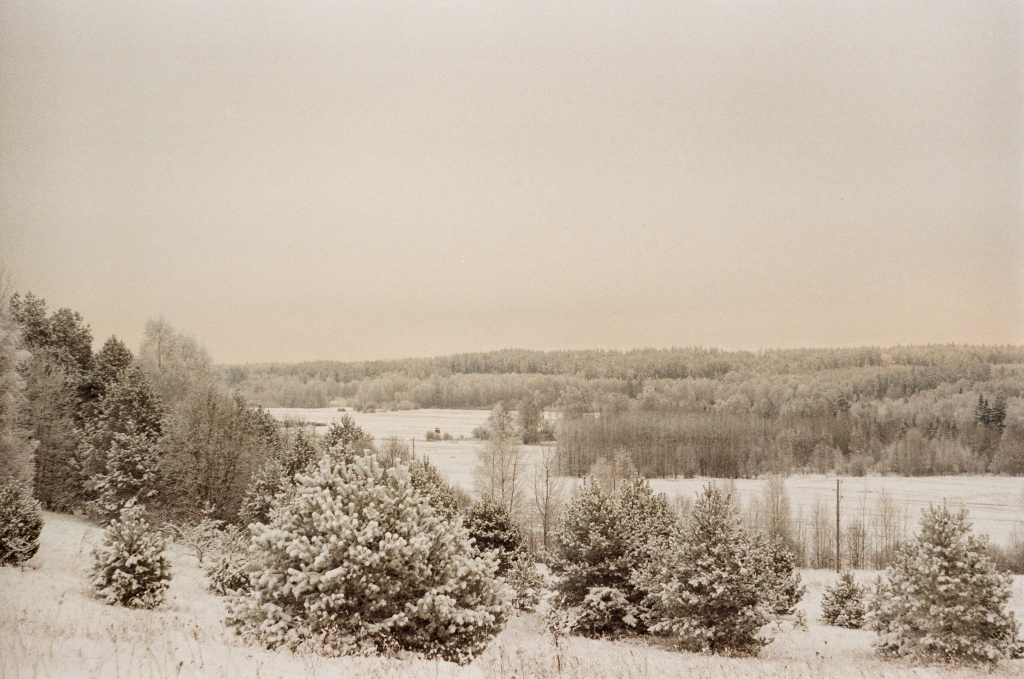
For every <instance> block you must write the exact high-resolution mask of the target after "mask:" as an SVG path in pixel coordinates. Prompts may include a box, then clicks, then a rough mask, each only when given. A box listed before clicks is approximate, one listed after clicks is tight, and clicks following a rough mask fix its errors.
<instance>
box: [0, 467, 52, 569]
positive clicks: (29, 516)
mask: <svg viewBox="0 0 1024 679" xmlns="http://www.w3.org/2000/svg"><path fill="white" fill-rule="evenodd" d="M42 531H43V508H42V505H40V504H39V502H37V501H36V500H34V499H33V498H32V496H31V495H30V494H29V492H28V490H27V489H26V488H25V487H24V486H22V485H21V484H20V483H8V484H6V485H2V486H0V566H9V565H14V566H17V565H19V564H22V563H25V562H26V561H28V560H29V559H31V558H32V557H33V556H35V554H36V552H37V551H39V535H40V534H41V533H42Z"/></svg>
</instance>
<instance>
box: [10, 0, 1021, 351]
mask: <svg viewBox="0 0 1024 679" xmlns="http://www.w3.org/2000/svg"><path fill="white" fill-rule="evenodd" d="M1022 15H1024V10H1022V4H1021V2H1012V3H1011V2H977V1H969V2H963V3H950V2H920V3H915V2H888V1H886V2H867V1H858V2H847V3H827V2H821V1H820V0H808V1H806V2H769V1H767V0H765V1H763V2H729V1H723V0H712V1H709V2H683V1H680V0H672V1H669V2H636V1H635V0H622V1H618V2H606V1H602V0H588V1H586V2H583V1H579V2H576V1H562V0H545V1H543V2H530V1H527V2H521V1H517V2H507V1H502V2H491V1H489V0H473V1H472V2H470V1H462V2H459V1H453V2H441V1H435V0H419V1H416V2H412V1H405V0H398V1H395V2H386V3H384V2H380V1H379V0H370V1H366V2H348V1H346V0H332V1H330V2H259V1H253V2H230V3H229V2H218V1H216V0H206V1H199V0H193V1H191V2H182V1H171V0H167V1H160V2H138V1H137V0H132V1H131V2H128V1H125V2H113V1H110V0H85V1H73V0H59V1H53V2H18V1H16V0H0V260H2V261H3V262H4V263H6V265H7V267H8V268H9V269H11V270H12V271H13V274H14V277H15V283H16V285H17V287H18V288H19V289H20V290H23V291H24V290H31V291H33V292H35V293H37V294H39V295H42V296H43V297H45V298H46V299H47V301H48V302H49V303H50V306H51V307H52V308H56V307H60V306H67V307H71V308H73V309H75V310H77V311H80V312H81V313H82V314H83V315H84V316H85V317H86V319H87V321H88V322H89V323H90V324H91V326H92V329H93V333H94V335H95V336H96V338H97V341H98V342H100V341H102V340H103V339H104V338H105V337H107V336H109V335H110V334H112V333H113V334H117V335H118V336H121V337H124V338H125V339H126V340H128V342H129V344H130V345H132V346H137V344H138V341H139V339H140V337H141V333H142V328H143V325H144V324H145V321H146V319H147V318H150V317H158V316H162V317H163V318H164V319H166V320H167V321H168V322H170V323H171V324H172V325H174V326H175V327H176V328H177V329H178V330H181V331H184V332H187V333H189V334H192V335H195V336H196V337H197V338H198V339H200V341H202V342H203V343H204V344H205V345H206V346H207V347H208V348H209V350H210V352H211V354H212V355H213V357H214V360H216V361H218V362H222V363H232V362H247V361H297V360H306V359H337V360H352V359H371V358H390V357H403V356H427V355H435V354H442V353H451V352H462V351H478V350H488V349H496V348H502V347H525V348H534V349H556V348H622V349H626V348H632V347H639V346H655V347H667V346H673V345H675V346H683V345H703V346H717V347H722V348H727V349H757V348H768V347H802V346H851V345H863V344H872V345H891V344H896V343H903V344H909V343H925V342H970V343H1016V344H1020V343H1024V219H1022V207H1024V200H1022V196H1024V172H1022V162H1024V153H1022V150H1024V145H1022V131H1024V99H1022V84H1024V79H1022V72H1024V50H1022V45H1024V21H1022Z"/></svg>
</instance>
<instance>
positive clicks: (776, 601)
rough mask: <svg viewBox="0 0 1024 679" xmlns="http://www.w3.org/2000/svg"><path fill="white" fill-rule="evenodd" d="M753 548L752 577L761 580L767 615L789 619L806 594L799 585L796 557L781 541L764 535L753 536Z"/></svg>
mask: <svg viewBox="0 0 1024 679" xmlns="http://www.w3.org/2000/svg"><path fill="white" fill-rule="evenodd" d="M752 547H753V551H754V554H755V555H754V560H753V562H754V566H753V567H754V573H755V574H756V575H757V577H758V578H759V579H760V580H761V583H762V584H761V587H762V589H763V591H764V594H765V601H766V603H767V605H768V612H769V614H770V615H772V616H773V617H785V616H789V615H792V614H793V613H794V612H795V611H796V605H797V604H798V603H800V599H802V598H803V596H804V592H806V591H807V589H806V588H805V587H804V586H803V585H801V584H800V573H798V572H797V570H796V556H794V554H793V552H791V551H790V550H789V548H787V547H786V545H785V543H784V542H783V541H782V540H778V539H775V540H773V539H771V538H768V537H766V536H764V535H757V536H755V537H754V539H753V543H752Z"/></svg>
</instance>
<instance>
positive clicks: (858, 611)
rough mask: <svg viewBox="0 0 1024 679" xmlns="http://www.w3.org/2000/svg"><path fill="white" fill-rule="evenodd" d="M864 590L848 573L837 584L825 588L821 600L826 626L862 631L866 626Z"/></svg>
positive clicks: (822, 618) (823, 620)
mask: <svg viewBox="0 0 1024 679" xmlns="http://www.w3.org/2000/svg"><path fill="white" fill-rule="evenodd" d="M864 613H865V610H864V588H863V587H861V586H860V585H858V584H857V583H856V582H854V581H853V573H851V572H849V571H846V572H845V573H843V574H842V575H840V576H839V580H838V581H836V582H835V584H833V585H830V586H828V587H826V588H825V593H824V595H823V596H822V599H821V621H822V622H823V623H825V624H826V625H834V626H836V627H848V628H850V629H860V628H861V627H863V626H864Z"/></svg>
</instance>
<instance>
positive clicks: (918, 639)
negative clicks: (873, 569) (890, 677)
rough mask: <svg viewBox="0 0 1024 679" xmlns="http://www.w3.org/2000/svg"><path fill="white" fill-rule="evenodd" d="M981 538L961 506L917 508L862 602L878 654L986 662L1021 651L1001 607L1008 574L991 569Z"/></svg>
mask: <svg viewBox="0 0 1024 679" xmlns="http://www.w3.org/2000/svg"><path fill="white" fill-rule="evenodd" d="M985 542H986V541H985V540H984V539H979V538H977V537H975V536H974V535H973V534H972V533H971V528H970V524H968V523H967V512H966V510H960V511H959V512H957V513H955V514H954V513H952V512H950V511H949V510H948V509H947V508H946V507H929V508H928V509H927V510H925V511H924V513H923V514H922V516H921V530H920V533H919V534H918V535H916V536H915V537H914V538H913V539H912V540H911V541H909V542H908V543H906V544H904V545H903V546H902V547H901V548H900V549H899V551H898V552H897V553H896V558H895V561H894V562H893V563H892V564H891V565H890V566H889V567H888V568H887V569H886V581H884V582H883V581H880V582H879V584H878V587H877V589H876V591H875V594H874V596H873V597H872V599H871V602H870V605H869V612H868V621H869V626H870V628H871V629H872V630H874V631H876V632H877V633H878V639H877V640H876V642H875V646H876V648H877V649H878V651H879V652H880V653H882V654H883V655H888V656H899V657H903V656H906V657H911V658H913V659H916V660H923V661H941V662H985V663H995V662H996V661H998V660H999V659H1001V658H1007V657H1011V656H1013V655H1015V654H1019V653H1020V650H1021V644H1020V642H1019V641H1018V640H1017V621H1016V620H1015V619H1014V616H1013V613H1012V612H1010V611H1008V610H1007V608H1006V604H1007V602H1008V601H1009V599H1010V596H1011V587H1012V578H1011V576H1010V575H1009V574H1006V573H1000V572H999V571H998V570H997V569H996V567H995V564H994V563H993V562H992V560H991V559H990V558H989V557H988V556H987V555H986V545H985Z"/></svg>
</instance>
